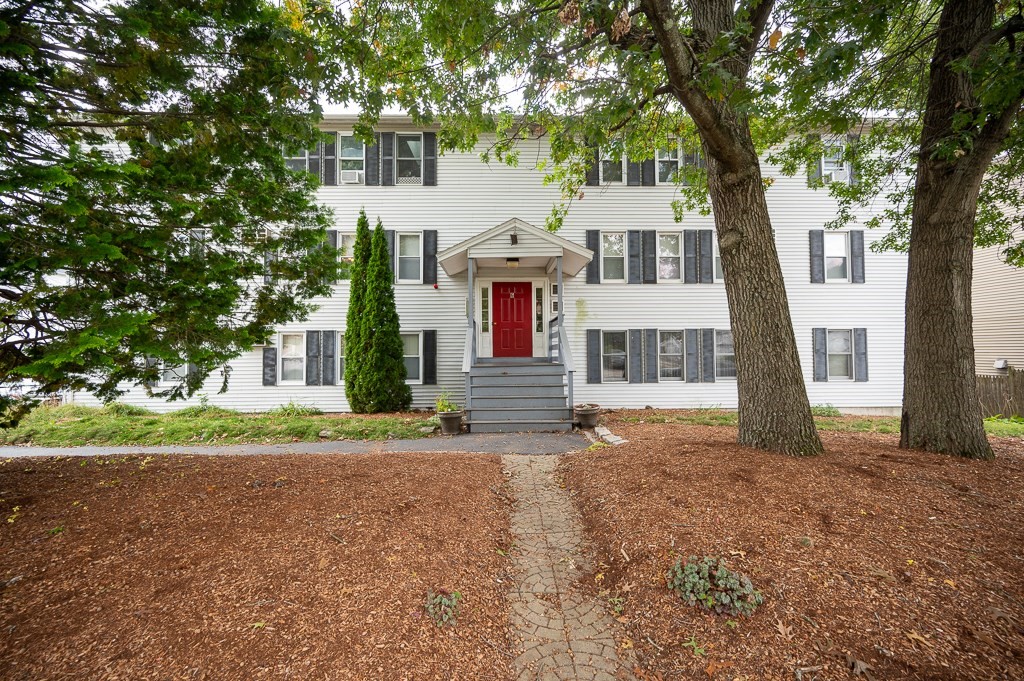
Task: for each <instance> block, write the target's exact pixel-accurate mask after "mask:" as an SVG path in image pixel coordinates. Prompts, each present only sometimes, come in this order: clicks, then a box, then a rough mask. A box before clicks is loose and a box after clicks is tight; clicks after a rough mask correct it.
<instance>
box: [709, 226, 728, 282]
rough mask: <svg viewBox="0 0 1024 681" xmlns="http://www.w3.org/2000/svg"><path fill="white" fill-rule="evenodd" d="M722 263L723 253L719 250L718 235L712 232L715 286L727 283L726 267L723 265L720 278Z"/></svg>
mask: <svg viewBox="0 0 1024 681" xmlns="http://www.w3.org/2000/svg"><path fill="white" fill-rule="evenodd" d="M721 262H722V253H721V251H719V250H718V234H716V233H715V231H714V230H712V232H711V281H712V283H715V284H724V283H725V266H724V265H722V276H721V277H719V276H718V265H719V263H721Z"/></svg>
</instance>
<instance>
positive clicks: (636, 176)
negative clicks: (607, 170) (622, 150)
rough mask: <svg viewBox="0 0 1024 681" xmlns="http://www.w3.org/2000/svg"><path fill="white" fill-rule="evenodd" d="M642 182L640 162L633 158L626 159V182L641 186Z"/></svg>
mask: <svg viewBox="0 0 1024 681" xmlns="http://www.w3.org/2000/svg"><path fill="white" fill-rule="evenodd" d="M640 183H641V177H640V164H639V163H638V162H636V161H634V160H633V159H631V158H627V159H626V184H627V185H628V186H630V187H639V186H640Z"/></svg>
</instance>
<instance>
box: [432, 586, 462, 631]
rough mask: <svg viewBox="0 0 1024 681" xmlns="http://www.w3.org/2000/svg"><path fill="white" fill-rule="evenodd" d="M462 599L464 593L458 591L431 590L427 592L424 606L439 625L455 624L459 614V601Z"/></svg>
mask: <svg viewBox="0 0 1024 681" xmlns="http://www.w3.org/2000/svg"><path fill="white" fill-rule="evenodd" d="M461 600H462V594H460V593H459V592H458V591H447V590H445V589H438V590H437V591H434V590H430V591H428V592H427V601H426V603H424V607H425V608H426V610H427V615H429V616H430V619H432V620H434V624H436V625H437V626H439V627H442V626H444V625H446V624H452V625H454V624H455V620H456V618H457V617H458V616H459V601H461Z"/></svg>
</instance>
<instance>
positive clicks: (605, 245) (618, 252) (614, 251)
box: [601, 232, 626, 281]
mask: <svg viewBox="0 0 1024 681" xmlns="http://www.w3.org/2000/svg"><path fill="white" fill-rule="evenodd" d="M601 278H602V279H603V280H604V281H625V280H626V234H625V233H624V232H608V233H605V234H602V235H601Z"/></svg>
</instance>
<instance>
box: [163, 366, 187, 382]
mask: <svg viewBox="0 0 1024 681" xmlns="http://www.w3.org/2000/svg"><path fill="white" fill-rule="evenodd" d="M187 377H188V365H187V364H178V365H174V366H171V365H168V364H164V366H163V369H161V371H160V382H161V383H175V384H176V383H180V382H181V381H183V380H185V379H186V378H187Z"/></svg>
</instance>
